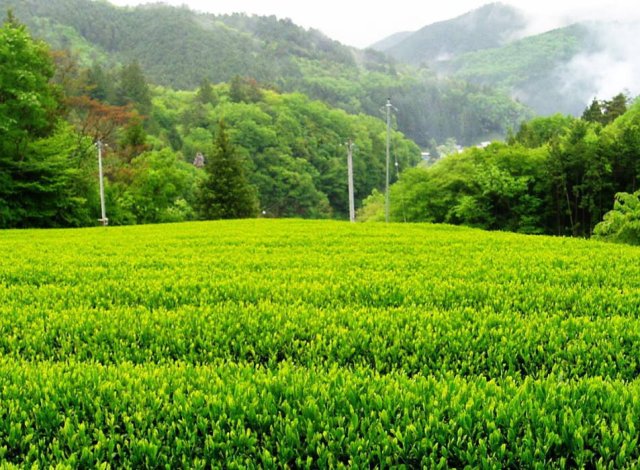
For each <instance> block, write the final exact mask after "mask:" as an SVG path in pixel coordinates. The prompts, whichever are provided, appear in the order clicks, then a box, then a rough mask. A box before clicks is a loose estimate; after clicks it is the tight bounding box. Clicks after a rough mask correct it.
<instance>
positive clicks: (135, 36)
mask: <svg viewBox="0 0 640 470" xmlns="http://www.w3.org/2000/svg"><path fill="white" fill-rule="evenodd" d="M9 7H11V8H13V9H14V11H15V13H16V16H17V17H18V18H19V19H20V20H21V21H24V22H25V23H26V24H28V26H29V27H30V28H31V29H32V30H33V31H34V34H35V35H37V36H38V37H41V38H44V39H45V40H46V41H47V42H49V43H51V44H53V45H54V47H56V48H64V49H70V50H73V51H76V52H77V53H78V54H80V58H81V60H82V62H83V63H84V64H85V65H87V66H90V65H91V64H93V63H100V64H101V65H102V66H103V67H105V68H107V69H109V68H113V66H115V65H117V64H128V63H132V62H138V63H139V64H140V67H141V69H142V70H143V71H144V73H145V75H146V76H147V77H148V78H149V80H150V81H152V82H153V83H155V84H158V85H162V86H165V87H169V88H174V89H190V90H191V89H194V88H196V87H197V86H198V85H199V84H200V82H201V80H202V78H206V79H207V80H209V81H210V82H211V83H214V84H216V83H222V82H229V81H230V80H232V79H233V78H234V77H235V76H242V77H251V78H252V79H255V80H257V81H258V82H259V83H261V84H263V85H264V86H266V87H269V88H273V89H275V90H280V91H282V92H301V93H304V94H306V95H308V96H310V97H311V98H313V99H319V100H322V101H325V102H326V103H329V104H330V105H331V106H335V107H339V108H341V109H343V110H345V111H347V112H349V113H365V114H369V115H371V116H374V117H380V116H381V114H380V107H381V104H384V101H385V99H386V98H387V97H391V98H392V100H393V102H394V105H395V106H396V108H398V117H397V124H398V129H400V130H401V131H402V132H403V133H404V134H405V135H407V136H409V137H410V138H411V139H413V140H414V141H415V142H417V143H418V144H419V145H421V146H423V147H426V146H435V145H436V144H441V143H443V142H444V141H446V140H447V139H448V138H452V137H453V138H455V139H456V140H457V141H458V142H460V143H462V144H465V145H471V144H474V143H477V142H480V141H483V140H488V139H489V138H491V137H504V136H505V135H506V134H507V132H508V130H509V129H510V128H516V127H517V126H518V125H519V124H520V122H521V121H522V120H523V119H524V118H526V117H529V116H530V114H529V111H528V110H527V109H526V108H525V107H524V106H523V105H521V104H519V103H517V102H514V101H513V100H512V99H511V98H510V97H509V96H507V95H506V94H504V93H501V92H497V91H495V90H492V89H490V88H487V87H481V86H476V85H470V84H468V83H465V82H462V81H458V80H450V79H442V78H439V77H438V76H437V75H436V74H435V73H432V72H429V71H428V70H418V69H417V68H413V67H409V66H404V65H400V64H396V63H395V62H394V61H393V60H392V59H390V58H389V57H387V56H386V55H384V54H382V53H379V52H376V51H373V50H365V51H360V50H356V49H353V48H350V47H347V46H344V45H342V44H340V43H338V42H337V41H334V40H331V39H329V38H327V37H326V36H324V35H323V34H322V33H320V32H319V31H315V30H305V29H304V28H301V27H299V26H297V25H295V24H293V23H292V22H291V21H290V20H280V19H277V18H276V17H274V16H270V17H259V16H246V15H240V14H234V15H210V14H197V13H195V12H192V11H190V10H188V9H186V8H176V7H169V6H163V5H150V6H144V7H137V8H119V7H115V6H113V5H110V4H109V3H107V2H92V1H89V0H28V1H23V0H20V1H17V0H0V9H2V10H6V8H9Z"/></svg>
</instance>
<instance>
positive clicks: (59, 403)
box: [0, 220, 640, 468]
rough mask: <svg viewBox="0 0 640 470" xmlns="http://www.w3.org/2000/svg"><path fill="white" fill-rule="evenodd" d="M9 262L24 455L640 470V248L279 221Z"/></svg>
mask: <svg viewBox="0 0 640 470" xmlns="http://www.w3.org/2000/svg"><path fill="white" fill-rule="evenodd" d="M0 252H1V253H2V256H0V466H1V465H2V464H16V465H19V466H22V465H32V464H37V465H38V466H40V467H48V466H49V465H56V464H59V463H62V464H66V465H71V466H73V467H76V466H81V467H93V466H99V465H102V466H111V467H113V468H119V467H130V468H139V467H170V468H175V467H188V468H191V467H207V466H214V467H216V466H221V467H227V468H234V467H235V468H244V467H283V466H289V467H312V468H324V467H341V466H354V467H370V466H379V467H389V466H402V465H404V466H406V467H418V466H422V467H430V468H437V467H464V466H465V465H468V466H469V467H485V468H486V467H495V468H500V467H511V468H521V467H538V468H547V467H558V468H562V467H576V466H577V467H581V466H586V467H590V468H620V467H625V466H626V467H634V466H637V465H639V464H640V462H639V461H638V459H639V458H640V451H639V450H638V446H637V444H638V443H637V439H638V435H639V434H638V432H637V430H636V426H637V425H638V423H640V420H639V418H640V404H639V403H640V381H639V379H638V376H639V372H640V315H639V312H640V250H638V249H636V248H631V247H623V246H616V245H606V244H601V243H594V242H587V241H580V240H568V239H553V238H548V237H523V236H518V235H514V234H503V233H485V232H480V231H476V230H469V229H462V228H455V227H446V226H429V225H423V226H418V225H383V224H380V225H371V226H367V225H350V224H344V223H338V222H309V221H268V220H259V221H235V222H215V223H194V224H180V225H166V226H145V227H125V228H112V227H110V228H108V229H103V228H100V229H89V230H86V229H85V230H66V231H57V230H51V231H5V232H0Z"/></svg>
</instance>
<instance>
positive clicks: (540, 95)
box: [371, 3, 640, 115]
mask: <svg viewBox="0 0 640 470" xmlns="http://www.w3.org/2000/svg"><path fill="white" fill-rule="evenodd" d="M528 24H529V22H528V19H527V18H526V16H525V15H524V14H523V13H521V12H520V11H519V10H517V9H515V8H514V7H511V6H508V5H504V4H500V3H493V4H489V5H486V6H484V7H482V8H479V9H477V10H474V11H471V12H469V13H466V14H464V15H462V16H459V17H457V18H453V19H451V20H447V21H441V22H438V23H434V24H431V25H428V26H425V27H424V28H422V29H420V30H418V31H416V32H414V33H411V34H409V35H402V36H400V38H401V40H396V39H397V38H398V36H395V35H392V36H390V37H389V38H386V39H383V40H382V41H379V42H377V43H375V44H374V45H372V46H371V47H372V48H374V49H375V50H378V51H379V52H384V53H386V54H389V55H390V56H392V57H393V58H395V59H396V60H398V61H399V62H405V63H409V64H413V65H416V66H425V67H428V68H430V69H432V70H434V71H435V72H437V73H438V74H441V75H443V76H448V77H453V78H458V79H462V80H465V81H468V82H471V83H474V84H477V85H480V86H489V87H494V88H497V89H499V90H503V91H504V92H505V93H508V94H510V95H511V96H512V97H513V98H514V99H517V100H519V101H521V102H522V103H525V104H526V105H528V106H530V107H531V108H533V109H534V110H535V111H536V112H537V113H539V114H553V113H557V112H561V113H567V114H574V115H578V114H581V113H582V111H583V110H584V109H585V107H586V106H587V105H588V103H589V102H590V100H591V99H593V97H595V96H598V95H601V94H602V93H610V94H611V96H613V94H616V93H619V92H622V91H625V90H624V89H625V88H633V87H632V86H631V85H634V84H635V83H637V82H638V83H640V76H636V77H635V80H631V81H627V82H626V83H624V82H623V81H622V80H617V77H615V72H614V70H616V69H620V74H621V75H623V76H624V75H628V74H629V73H630V72H629V71H630V70H631V71H634V70H635V71H640V60H638V59H636V56H637V54H636V53H635V51H634V50H631V49H630V48H629V46H626V47H625V46H624V44H628V45H631V44H634V43H635V36H636V33H635V32H636V31H637V26H638V25H633V24H632V25H626V29H625V27H621V25H619V24H614V23H607V22H598V23H580V24H573V25H569V26H566V27H562V28H558V29H555V30H552V31H547V32H545V33H542V34H534V35H528V34H527V28H528ZM612 38H614V39H615V38H617V39H616V40H612ZM608 42H613V43H614V44H615V43H616V42H617V46H618V47H619V46H620V44H623V46H622V48H623V49H628V50H624V51H623V53H620V51H619V50H616V49H615V47H616V46H609V47H607V43H608ZM636 75H637V74H636ZM612 82H615V83H618V82H621V84H620V86H619V88H617V89H616V88H613V87H611V86H608V87H607V86H603V84H606V83H612ZM639 87H640V86H635V89H636V90H638V89H639ZM608 97H610V96H600V98H608Z"/></svg>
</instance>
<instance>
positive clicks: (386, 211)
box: [384, 98, 391, 223]
mask: <svg viewBox="0 0 640 470" xmlns="http://www.w3.org/2000/svg"><path fill="white" fill-rule="evenodd" d="M390 160H391V98H387V180H386V184H385V187H384V220H385V222H387V223H389V203H390V201H389V162H390Z"/></svg>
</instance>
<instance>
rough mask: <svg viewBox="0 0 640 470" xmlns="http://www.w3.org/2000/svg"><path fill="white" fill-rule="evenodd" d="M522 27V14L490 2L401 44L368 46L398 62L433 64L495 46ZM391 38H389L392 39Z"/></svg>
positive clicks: (431, 26) (427, 28)
mask: <svg viewBox="0 0 640 470" xmlns="http://www.w3.org/2000/svg"><path fill="white" fill-rule="evenodd" d="M525 26H526V20H525V18H524V16H523V15H522V13H520V12H519V11H518V10H516V9H515V8H513V7H510V6H508V5H503V4H501V3H492V4H489V5H485V6H483V7H481V8H478V9H476V10H473V11H471V12H469V13H466V14H464V15H462V16H459V17H457V18H453V19H451V20H447V21H441V22H438V23H434V24H431V25H428V26H425V27H424V28H422V29H420V30H418V31H416V32H414V33H411V34H409V35H408V36H406V37H404V38H403V39H402V40H401V41H397V42H395V43H394V41H389V39H387V40H386V41H382V42H380V43H378V44H377V45H373V46H372V47H373V48H374V49H377V50H381V51H383V52H387V53H388V54H390V55H391V56H392V57H394V58H396V59H398V60H399V61H402V62H407V63H410V64H414V65H420V64H426V65H434V64H437V63H438V62H446V61H449V60H451V59H452V58H454V57H458V56H460V55H461V54H464V53H467V52H472V51H476V50H482V49H488V48H494V47H499V46H501V45H503V44H506V43H508V42H509V40H510V39H511V38H512V37H513V36H514V35H515V34H516V33H518V32H519V31H521V30H522V29H523V28H524V27H525ZM392 38H393V37H392Z"/></svg>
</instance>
